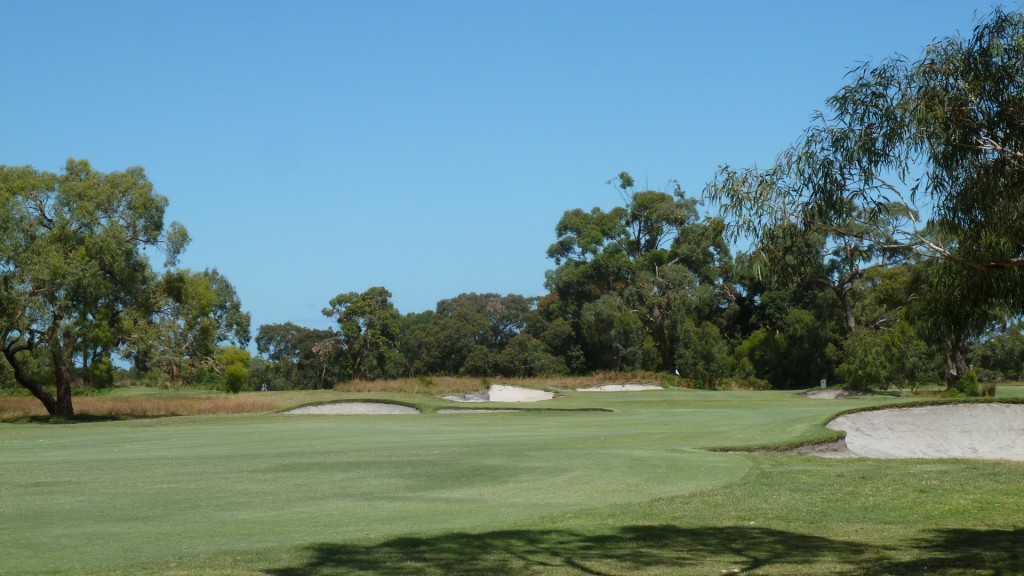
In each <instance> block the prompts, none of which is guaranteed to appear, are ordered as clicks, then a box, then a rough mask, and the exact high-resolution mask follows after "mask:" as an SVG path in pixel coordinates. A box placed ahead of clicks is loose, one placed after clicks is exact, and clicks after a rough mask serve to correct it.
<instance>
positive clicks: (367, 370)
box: [323, 286, 402, 379]
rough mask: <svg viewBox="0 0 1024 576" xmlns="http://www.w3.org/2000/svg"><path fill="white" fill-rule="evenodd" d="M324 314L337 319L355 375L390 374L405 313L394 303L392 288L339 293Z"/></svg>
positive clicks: (375, 375)
mask: <svg viewBox="0 0 1024 576" xmlns="http://www.w3.org/2000/svg"><path fill="white" fill-rule="evenodd" d="M323 314H324V316H328V317H330V318H334V319H335V320H336V321H337V322H338V328H339V335H338V337H339V338H340V339H341V343H342V344H343V345H344V347H345V350H346V352H347V355H348V357H349V358H350V359H351V362H352V366H351V372H352V376H353V377H355V378H366V379H373V378H379V377H382V376H386V375H388V366H389V360H394V359H395V358H396V355H397V353H398V345H399V342H400V338H401V328H402V323H401V319H402V316H401V314H399V312H398V310H397V309H395V306H394V304H392V303H391V292H389V291H388V290H387V289H385V288H383V287H381V286H375V287H373V288H370V289H368V290H366V291H365V292H362V293H358V292H346V293H344V294H339V295H337V296H335V297H334V298H332V299H331V301H330V303H329V306H328V307H327V308H324V309H323Z"/></svg>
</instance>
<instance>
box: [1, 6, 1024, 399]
mask: <svg viewBox="0 0 1024 576" xmlns="http://www.w3.org/2000/svg"><path fill="white" fill-rule="evenodd" d="M1022 111H1024V16H1022V14H1020V13H1017V12H1004V11H1002V10H1000V9H996V10H994V11H993V12H992V13H991V14H990V15H988V16H987V17H984V18H982V19H981V20H979V22H978V24H977V26H976V27H975V29H974V31H973V34H972V35H970V36H968V37H960V36H954V37H949V38H945V39H941V40H939V41H936V42H935V43H933V44H932V45H930V46H928V47H927V48H926V49H925V51H924V54H923V56H922V57H921V58H920V59H918V60H914V61H910V60H908V59H905V58H903V57H894V58H890V59H887V60H884V61H882V62H880V63H877V64H871V63H868V64H864V65H862V66H861V67H859V68H857V69H855V70H853V71H852V72H851V74H850V83H849V84H848V85H847V86H845V87H843V88H842V89H841V90H840V91H839V92H837V93H836V95H835V96H833V97H832V98H830V99H829V100H828V101H827V109H826V110H825V111H823V112H821V113H819V114H818V115H817V117H816V118H815V119H814V120H813V121H812V123H811V125H810V126H809V127H807V128H806V129H805V130H804V132H803V134H802V137H801V138H800V139H799V140H798V141H797V143H796V144H794V145H793V146H792V147H791V148H789V149H787V150H784V151H783V152H782V153H780V155H779V156H778V159H777V161H776V162H775V163H774V164H773V165H772V166H769V167H767V168H763V169H762V168H757V167H751V168H739V169H737V168H733V167H729V166H724V167H722V168H721V169H720V171H719V172H718V174H717V175H716V177H715V178H714V179H713V180H712V182H711V183H709V184H708V186H707V188H706V189H705V190H704V194H703V200H704V201H706V202H708V203H709V205H710V206H712V207H713V208H714V210H715V212H716V213H714V214H711V215H703V216H702V215H701V214H700V213H699V212H698V205H699V202H698V199H697V198H694V197H688V196H687V195H686V193H685V192H684V191H683V190H682V189H681V188H680V187H679V186H678V184H675V183H670V184H669V187H668V189H666V190H647V189H639V188H637V186H636V184H635V182H634V180H633V178H632V177H631V176H630V175H629V174H628V173H626V172H622V173H620V174H619V175H618V176H617V177H615V178H614V179H612V180H611V181H610V184H611V185H612V190H613V191H614V193H615V194H617V195H618V196H619V199H620V202H619V203H618V204H619V205H617V206H616V207H614V208H612V209H610V210H607V211H605V210H602V209H599V208H593V209H590V210H585V209H579V208H578V209H572V210H568V211H567V212H565V213H564V214H563V215H562V217H561V218H560V219H559V220H558V221H557V223H556V225H555V235H554V242H553V243H552V244H551V246H550V247H549V248H548V250H547V256H548V257H549V258H550V259H551V260H552V261H553V263H554V267H553V268H552V269H551V270H550V271H548V272H547V275H546V278H545V288H546V290H547V292H546V293H545V294H544V295H543V296H540V297H525V296H521V295H516V294H509V295H500V294H460V295H457V296H455V297H453V298H450V299H445V300H442V301H440V302H438V303H437V306H436V307H435V309H434V310H430V311H425V312H419V313H412V314H404V315H403V314H401V313H399V311H398V310H396V309H395V307H394V305H393V304H392V302H391V293H390V292H389V291H388V290H387V289H386V288H384V287H374V288H370V289H369V290H366V291H365V292H362V293H356V292H347V293H341V294H339V295H338V296H336V297H335V298H333V299H332V300H331V301H330V302H328V303H326V307H325V308H324V311H323V312H324V314H325V316H327V317H329V318H331V319H332V320H333V321H334V323H335V325H334V326H332V327H331V328H330V329H316V328H307V327H303V326H298V325H295V324H292V323H284V324H270V325H264V326H260V327H259V328H258V329H257V331H256V337H255V346H256V349H257V351H258V356H256V357H254V358H250V355H249V352H248V351H247V347H248V345H249V341H250V336H251V327H250V318H249V314H248V313H247V312H245V311H243V309H242V305H241V302H240V299H239V297H238V295H237V294H236V292H235V289H234V287H233V286H232V285H231V283H230V282H229V281H228V279H227V278H225V277H224V276H223V275H222V274H220V273H219V272H218V271H217V270H215V269H210V270H203V271H192V270H188V269H183V268H180V267H178V266H177V258H178V256H179V255H180V254H181V252H182V250H184V248H185V247H186V245H187V244H188V242H189V238H188V234H187V232H186V230H185V228H184V227H182V226H181V225H180V224H177V223H170V224H166V225H165V222H164V210H165V207H166V204H167V200H166V198H164V197H163V196H160V195H159V194H156V193H155V192H154V191H153V187H152V185H151V183H150V182H149V181H148V179H147V178H146V176H145V174H144V172H143V171H142V169H141V168H129V169H128V170H125V171H123V172H110V173H101V172H97V171H95V170H93V169H92V167H91V166H90V165H89V163H88V162H85V161H81V160H69V161H68V163H67V165H66V166H65V168H64V170H63V172H61V173H60V174H52V173H48V172H42V171H38V170H36V169H34V168H32V167H8V166H0V336H2V353H3V357H4V361H3V362H2V363H0V364H2V367H3V369H2V370H0V387H2V388H3V390H9V389H11V388H14V387H17V388H18V389H21V390H25V391H27V392H28V393H31V394H32V395H34V396H35V397H36V398H38V399H39V401H40V402H41V403H42V404H43V405H44V406H45V407H46V408H47V410H48V411H49V412H50V413H51V414H56V415H62V416H68V415H72V414H73V413H74V409H73V404H72V390H73V389H74V388H76V387H92V388H100V387H105V386H110V385H112V383H113V381H114V380H115V379H116V378H131V379H134V380H142V381H153V382H164V383H172V384H175V385H188V386H209V387H219V388H224V389H227V390H232V391H238V390H241V389H245V388H250V389H264V388H267V389H286V388H288V389H290V388H323V387H329V386H334V385H336V384H337V383H343V382H346V381H349V380H353V379H364V380H365V379H378V378H396V377H413V376H433V375H466V376H480V377H486V376H509V377H512V376H516V377H521V376H547V375H572V374H588V373H592V372H596V371H634V370H645V371H653V372H661V373H664V374H667V375H670V376H671V377H678V378H681V379H683V381H685V382H687V383H689V384H691V385H695V386H701V387H706V388H714V387H718V386H721V385H723V383H727V382H739V383H742V384H743V385H745V386H749V387H768V386H771V387H776V388H804V387H810V386H814V385H816V384H817V382H818V381H819V380H821V379H827V380H829V381H830V382H833V383H844V384H847V385H850V386H856V387H868V386H881V387H887V386H900V387H903V386H910V387H913V386H917V385H919V384H921V383H926V382H939V381H944V382H945V383H946V384H947V385H948V386H949V387H951V388H960V389H962V390H964V391H966V392H971V391H972V390H971V388H970V386H972V385H975V383H976V382H977V380H978V378H979V377H980V378H981V379H983V380H984V379H998V378H1009V379H1020V378H1022V377H1024V374H1022V371H1024V334H1022V330H1021V327H1022V324H1021V313H1022V311H1024V276H1022V274H1024V272H1022V271H1024V219H1022V218H1020V207H1021V206H1024V144H1022V143H1024V113H1022ZM736 246H741V247H742V248H743V249H742V251H740V252H738V253H737V254H734V253H733V251H732V249H733V248H734V247H736ZM161 254H162V255H163V256H164V262H163V267H162V268H161V269H157V268H155V267H154V266H153V264H152V263H151V261H150V257H151V256H156V255H161ZM125 366H127V368H125Z"/></svg>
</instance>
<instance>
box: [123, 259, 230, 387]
mask: <svg viewBox="0 0 1024 576" xmlns="http://www.w3.org/2000/svg"><path fill="white" fill-rule="evenodd" d="M157 287H158V290H157V291H155V292H154V295H153V298H154V299H153V301H152V304H151V309H150V310H149V311H147V312H145V313H138V314H134V315H132V316H131V317H130V318H129V319H128V321H129V323H130V326H131V331H130V334H131V335H130V336H129V337H128V338H127V341H126V355H127V356H128V357H129V358H130V359H131V360H132V362H133V363H134V364H135V366H136V367H137V368H138V369H140V370H142V371H148V370H152V369H156V370H160V371H162V372H164V373H165V374H167V376H168V378H169V379H170V381H171V382H178V381H179V380H181V381H183V382H184V383H186V384H189V383H192V382H193V380H194V378H195V377H196V376H197V370H198V371H203V368H205V367H209V366H210V365H211V364H212V363H213V362H214V355H215V353H216V351H217V347H218V346H220V345H225V344H235V345H237V346H241V347H244V346H246V345H247V344H248V343H249V338H250V332H249V324H250V318H249V313H248V312H244V311H242V305H241V301H240V300H239V298H238V295H237V293H236V292H235V289H234V287H233V286H232V285H231V283H230V282H229V281H228V280H227V278H225V277H224V276H223V275H221V274H220V273H219V272H218V271H217V270H216V269H213V270H203V271H202V272H198V273H194V272H192V271H190V270H187V269H181V270H171V271H168V272H167V273H165V274H164V275H163V276H162V277H161V278H160V281H159V282H158V283H157Z"/></svg>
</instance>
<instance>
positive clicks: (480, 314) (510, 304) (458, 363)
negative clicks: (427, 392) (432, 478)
mask: <svg viewBox="0 0 1024 576" xmlns="http://www.w3.org/2000/svg"><path fill="white" fill-rule="evenodd" d="M532 308H533V303H532V302H531V300H530V299H528V298H525V297H523V296H520V295H518V294H508V295H506V296H500V295H498V294H476V293H469V294H459V295H458V296H456V297H455V298H449V299H445V300H441V301H440V302H438V303H437V307H436V310H435V311H434V312H433V313H431V315H430V321H429V323H427V324H426V325H425V326H423V327H422V329H421V330H420V331H419V332H418V335H419V351H418V352H419V358H418V360H419V366H420V369H421V371H423V372H425V373H429V374H451V375H455V374H461V373H466V374H471V375H482V376H488V375H491V374H492V372H490V370H492V369H493V366H494V358H495V355H497V354H498V353H500V352H501V351H502V350H503V349H504V348H505V347H506V346H507V345H508V343H509V342H510V341H511V340H512V339H513V338H515V337H516V336H517V335H518V334H519V333H520V332H521V331H522V330H523V329H524V328H525V327H526V320H527V317H528V316H529V315H530V314H531V312H532ZM471 357H472V358H473V359H474V361H473V362H472V363H470V364H467V362H468V361H469V359H470V358H471ZM467 366H469V368H467ZM467 370H468V371H467Z"/></svg>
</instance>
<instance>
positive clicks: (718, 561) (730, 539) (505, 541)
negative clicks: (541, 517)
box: [266, 525, 877, 576]
mask: <svg viewBox="0 0 1024 576" xmlns="http://www.w3.org/2000/svg"><path fill="white" fill-rule="evenodd" d="M309 551H310V554H311V555H310V558H309V560H308V561H307V562H306V563H305V564H304V565H302V566H296V567H290V568H277V569H271V570H267V571H266V574H268V575H270V576H299V575H300V574H301V575H310V574H311V575H327V574H378V575H381V576H398V575H412V574H417V575H420V574H423V575H427V574H430V575H442V574H445V575H448V574H467V575H468V574H489V575H496V576H502V575H513V574H515V575H519V574H538V573H539V574H543V573H557V574H580V575H588V576H611V575H619V574H630V573H633V572H636V571H643V572H644V573H648V572H657V573H665V574H675V573H678V571H680V570H685V569H686V568H687V567H692V568H694V569H699V568H700V567H701V566H703V567H705V568H706V567H707V565H708V563H713V564H714V567H715V568H716V569H715V570H714V572H715V573H718V572H719V569H721V570H722V571H723V572H725V571H728V572H733V573H738V572H746V571H749V570H755V569H759V568H770V567H772V566H778V565H794V564H815V563H820V562H826V561H827V562H829V564H830V565H832V566H835V565H836V564H837V563H838V564H851V565H852V564H857V563H863V562H864V561H865V559H866V558H870V557H871V555H872V554H873V548H871V547H868V546H865V545H861V544H857V543H850V542H842V541H837V540H830V539H828V538H821V537H818V536H810V535H806V534H798V533H794V532H786V531H781V530H772V529H768V528H756V527H715V528H681V527H678V526H672V525H661V526H628V527H623V528H621V529H619V530H618V531H616V532H614V533H609V534H597V535H593V534H582V533H578V532H571V531H565V530H513V531H499V532H485V533H482V534H468V533H454V534H445V535H441V536H435V537H431V538H397V539H394V540H389V541H387V542H383V543H381V544H378V545H376V546H369V547H361V546H353V545H346V544H316V545H313V546H310V549H309ZM876 558H877V557H876Z"/></svg>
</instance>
